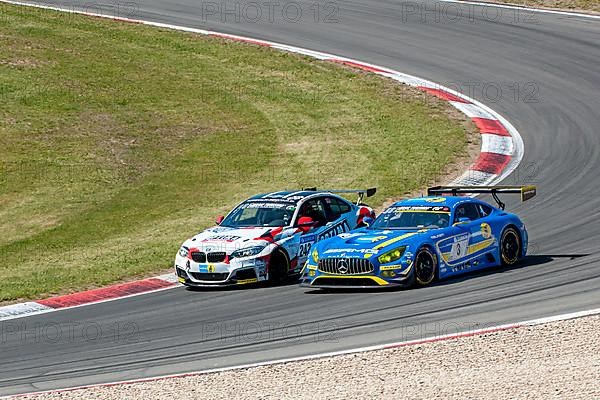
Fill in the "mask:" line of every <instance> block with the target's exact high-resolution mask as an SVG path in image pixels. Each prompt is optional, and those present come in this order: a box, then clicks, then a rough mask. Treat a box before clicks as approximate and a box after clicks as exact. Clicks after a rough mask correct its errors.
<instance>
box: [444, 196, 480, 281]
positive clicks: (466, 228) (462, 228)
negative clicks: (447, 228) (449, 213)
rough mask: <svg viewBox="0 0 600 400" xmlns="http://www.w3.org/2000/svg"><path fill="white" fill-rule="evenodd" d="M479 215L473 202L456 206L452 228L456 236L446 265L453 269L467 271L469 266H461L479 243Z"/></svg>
mask: <svg viewBox="0 0 600 400" xmlns="http://www.w3.org/2000/svg"><path fill="white" fill-rule="evenodd" d="M480 218H481V215H480V213H479V209H478V208H477V205H476V204H475V203H474V202H470V201H468V202H464V203H462V204H460V205H458V206H457V207H456V209H455V211H454V219H453V226H454V228H455V230H457V236H456V237H455V240H454V242H453V243H452V248H451V250H450V255H449V257H448V264H449V265H452V266H453V268H454V269H461V268H462V269H468V268H469V267H470V265H461V264H463V263H465V262H466V261H468V259H469V257H470V256H471V254H472V251H471V250H472V249H473V248H474V246H475V245H476V244H477V243H478V242H479V241H480V238H481V228H480V226H479V224H480V221H479V220H480Z"/></svg>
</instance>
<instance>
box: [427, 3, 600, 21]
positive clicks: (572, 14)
mask: <svg viewBox="0 0 600 400" xmlns="http://www.w3.org/2000/svg"><path fill="white" fill-rule="evenodd" d="M437 1H439V2H441V3H458V4H466V5H474V6H479V7H490V8H503V9H507V10H521V11H529V12H535V13H540V14H556V15H564V16H567V17H577V18H590V19H600V15H595V14H584V13H578V12H571V11H561V10H550V9H547V8H536V7H527V6H518V5H510V4H503V3H498V4H495V3H487V2H478V1H465V0H437Z"/></svg>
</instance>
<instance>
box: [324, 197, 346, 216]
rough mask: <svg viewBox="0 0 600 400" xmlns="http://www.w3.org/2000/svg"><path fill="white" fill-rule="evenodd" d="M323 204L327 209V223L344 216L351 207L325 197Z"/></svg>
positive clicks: (338, 200)
mask: <svg viewBox="0 0 600 400" xmlns="http://www.w3.org/2000/svg"><path fill="white" fill-rule="evenodd" d="M325 203H326V204H327V206H328V207H329V213H328V215H327V217H328V218H327V220H328V221H329V222H331V221H335V220H336V219H338V218H339V217H340V215H342V214H346V213H347V212H350V210H351V207H350V205H349V204H348V203H346V202H345V201H342V200H340V199H337V198H335V197H325Z"/></svg>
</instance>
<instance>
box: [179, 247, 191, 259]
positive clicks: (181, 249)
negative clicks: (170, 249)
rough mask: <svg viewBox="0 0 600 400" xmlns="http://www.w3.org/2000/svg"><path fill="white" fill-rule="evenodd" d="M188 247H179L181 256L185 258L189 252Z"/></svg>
mask: <svg viewBox="0 0 600 400" xmlns="http://www.w3.org/2000/svg"><path fill="white" fill-rule="evenodd" d="M189 252H190V251H189V249H188V248H187V247H182V248H180V249H179V255H180V256H181V257H183V258H187V256H188V254H189Z"/></svg>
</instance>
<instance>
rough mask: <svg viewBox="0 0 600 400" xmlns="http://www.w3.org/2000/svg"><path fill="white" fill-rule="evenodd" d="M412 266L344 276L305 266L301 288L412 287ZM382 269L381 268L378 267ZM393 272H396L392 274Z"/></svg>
mask: <svg viewBox="0 0 600 400" xmlns="http://www.w3.org/2000/svg"><path fill="white" fill-rule="evenodd" d="M412 266H413V264H412V263H410V264H409V266H408V267H407V268H404V270H402V271H399V270H401V269H402V267H400V266H399V267H398V268H392V269H390V268H384V269H383V270H379V271H376V272H373V273H368V274H356V275H351V274H349V275H343V274H330V273H325V272H323V271H321V270H319V269H318V268H317V266H316V265H312V266H309V265H307V266H305V268H304V269H303V273H302V276H301V279H300V286H301V287H311V288H320V289H383V288H392V287H410V286H412V284H413V280H414V278H413V274H412ZM378 268H380V267H378ZM392 271H394V272H393V273H392Z"/></svg>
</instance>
